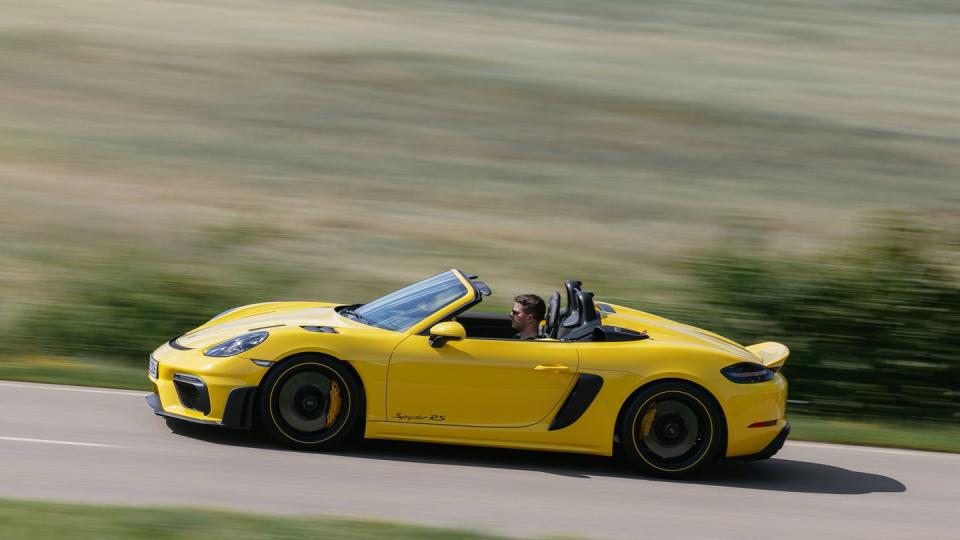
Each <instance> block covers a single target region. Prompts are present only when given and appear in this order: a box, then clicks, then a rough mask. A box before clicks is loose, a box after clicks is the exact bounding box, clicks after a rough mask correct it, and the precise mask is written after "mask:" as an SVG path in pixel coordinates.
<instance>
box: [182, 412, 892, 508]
mask: <svg viewBox="0 0 960 540" xmlns="http://www.w3.org/2000/svg"><path fill="white" fill-rule="evenodd" d="M167 424H168V426H169V427H170V429H171V431H173V432H174V433H175V434H177V435H181V436H184V437H190V438H192V439H196V440H202V441H205V442H208V443H211V444H220V445H227V446H236V447H247V448H260V449H266V450H275V451H278V452H296V450H288V449H285V448H282V447H279V446H277V445H275V444H274V443H272V442H271V441H270V440H269V439H268V438H267V437H265V436H264V435H262V434H259V433H252V432H248V431H246V432H245V431H231V430H225V429H211V428H210V427H209V426H195V425H192V424H187V423H185V422H180V421H176V420H170V421H168V423H167ZM336 454H337V455H342V456H349V457H354V458H359V459H371V460H378V461H401V462H408V463H428V464H438V465H461V466H467V467H488V468H495V469H513V470H523V471H536V472H542V473H546V474H553V475H558V476H565V477H570V478H580V479H584V480H589V479H590V478H594V477H614V478H632V479H636V480H637V481H644V482H671V483H682V484H697V485H713V486H724V487H735V488H743V489H759V490H768V491H782V492H791V493H823V494H832V495H864V494H867V493H901V492H905V491H906V490H907V488H906V486H905V485H903V484H902V483H901V482H899V481H897V480H895V479H893V478H890V477H888V476H883V475H880V474H873V473H868V472H859V471H853V470H850V469H845V468H843V467H836V466H833V465H824V464H821V463H812V462H807V461H796V460H790V459H779V458H772V459H768V460H765V461H752V462H747V461H735V460H722V461H719V462H718V463H716V464H714V465H713V466H712V467H710V468H709V469H707V470H705V471H703V472H701V473H699V474H697V475H696V476H695V477H694V478H691V479H684V480H664V479H659V478H652V477H648V476H643V475H641V474H639V473H637V472H635V471H633V470H632V469H631V467H630V465H629V464H627V463H626V462H625V460H622V459H619V458H608V457H603V456H588V455H579V454H565V453H556V452H535V451H529V450H510V449H501V448H483V447H474V446H455V445H446V444H432V443H418V442H401V441H381V440H365V441H362V442H357V443H352V444H350V445H348V446H347V447H345V448H341V449H339V450H338V451H337V452H336Z"/></svg>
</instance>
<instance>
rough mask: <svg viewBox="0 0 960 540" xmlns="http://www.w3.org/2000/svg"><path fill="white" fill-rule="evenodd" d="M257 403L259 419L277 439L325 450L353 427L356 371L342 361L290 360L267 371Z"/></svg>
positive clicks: (357, 407) (358, 405)
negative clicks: (354, 372)
mask: <svg viewBox="0 0 960 540" xmlns="http://www.w3.org/2000/svg"><path fill="white" fill-rule="evenodd" d="M258 404H259V409H260V420H261V421H262V425H263V426H264V427H265V428H266V430H267V433H269V434H270V436H271V437H273V438H274V439H275V440H276V441H278V442H280V443H282V444H285V445H287V446H290V447H293V448H298V449H304V450H327V449H330V448H333V447H334V446H336V445H337V444H339V443H341V442H343V441H344V440H345V439H346V438H347V437H349V436H350V435H351V434H352V433H353V432H354V431H355V430H356V429H357V426H358V424H359V422H360V419H361V418H362V416H361V412H362V409H363V395H362V393H361V389H360V384H359V382H358V381H357V380H356V376H355V375H354V374H353V372H352V371H350V370H349V369H348V368H346V367H345V366H344V365H343V364H341V363H340V362H338V361H336V360H333V359H331V358H327V357H320V356H310V357H300V358H297V359H293V360H288V361H286V362H284V363H283V364H281V365H279V366H277V367H276V368H274V369H273V370H272V371H271V372H270V373H268V374H267V376H266V377H265V378H264V381H263V384H262V385H261V387H260V395H259V399H258Z"/></svg>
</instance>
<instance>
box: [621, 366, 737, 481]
mask: <svg viewBox="0 0 960 540" xmlns="http://www.w3.org/2000/svg"><path fill="white" fill-rule="evenodd" d="M723 429H724V428H723V425H722V422H721V415H720V411H719V410H717V407H716V406H715V405H714V404H713V400H712V399H710V396H708V395H707V394H706V392H704V391H703V390H701V389H700V388H698V387H696V386H694V385H692V384H686V383H682V382H666V383H661V384H656V385H654V386H651V387H650V388H647V389H645V390H644V391H642V392H640V393H639V394H637V395H636V396H635V397H634V398H633V400H631V402H630V405H629V406H628V407H627V411H626V413H625V414H624V415H623V420H622V421H621V424H620V428H619V435H620V443H621V445H622V447H623V450H624V453H625V454H626V455H627V457H628V458H629V459H630V461H632V462H633V463H634V464H635V465H637V466H639V467H640V469H641V470H643V471H644V472H646V473H648V474H652V475H656V476H663V477H670V478H675V477H680V476H685V475H688V474H690V473H692V472H694V471H696V470H697V469H700V468H701V467H703V466H705V465H707V464H709V463H711V462H712V461H713V460H714V459H715V458H716V455H717V451H718V449H719V447H720V441H721V440H722V434H723Z"/></svg>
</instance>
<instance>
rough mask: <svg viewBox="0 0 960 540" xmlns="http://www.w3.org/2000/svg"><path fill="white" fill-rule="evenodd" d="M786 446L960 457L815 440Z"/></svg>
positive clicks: (959, 455)
mask: <svg viewBox="0 0 960 540" xmlns="http://www.w3.org/2000/svg"><path fill="white" fill-rule="evenodd" d="M786 446H788V447H789V446H801V447H806V448H823V449H826V450H847V451H852V452H870V453H873V454H895V455H899V456H919V457H931V456H942V457H953V458H960V454H951V453H949V452H933V451H929V452H928V451H924V450H901V449H897V448H875V447H873V446H855V445H848V444H830V443H815V442H805V441H787V443H786Z"/></svg>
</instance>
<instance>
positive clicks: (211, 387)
mask: <svg viewBox="0 0 960 540" xmlns="http://www.w3.org/2000/svg"><path fill="white" fill-rule="evenodd" d="M564 287H565V292H566V295H565V296H566V302H565V303H564V302H562V301H561V294H560V293H559V292H555V293H553V295H552V296H551V298H550V302H549V305H548V308H547V317H546V321H545V322H546V324H545V325H543V326H541V333H542V337H541V338H540V339H536V340H521V339H517V338H515V337H514V331H513V330H512V328H511V321H510V315H509V314H502V315H501V314H491V313H483V312H477V311H476V310H475V308H476V307H477V306H478V305H479V304H480V303H481V301H482V300H483V298H484V297H485V296H488V295H489V294H490V288H489V287H488V286H487V285H486V284H485V283H483V282H482V281H479V280H478V279H477V277H476V276H471V275H468V274H465V273H464V272H461V271H459V270H450V271H447V272H443V273H441V274H438V275H436V276H433V277H431V278H428V279H425V280H423V281H421V282H419V283H415V284H413V285H410V286H408V287H405V288H403V289H400V290H399V291H396V292H394V293H391V294H388V295H386V296H384V297H382V298H379V299H377V300H374V301H372V302H370V303H368V304H354V305H342V304H332V303H324V302H269V303H264V304H254V305H249V306H244V307H239V308H235V309H232V310H229V311H226V312H224V313H221V314H220V315H217V316H216V317H214V318H213V319H211V320H210V321H208V322H207V323H205V324H204V325H202V326H200V327H198V328H196V329H194V330H192V331H190V332H188V333H186V334H184V335H183V336H180V337H178V338H175V339H171V340H170V341H169V342H168V343H166V344H164V345H161V346H160V347H159V348H158V349H157V350H156V351H154V352H153V354H152V355H151V356H150V365H149V378H150V382H151V383H152V384H153V389H154V393H153V394H152V395H150V396H148V397H147V402H148V403H149V404H150V406H151V407H152V408H153V410H154V412H155V413H156V414H158V415H161V416H165V417H169V418H175V419H179V420H186V421H191V422H199V423H204V424H213V425H219V426H226V427H231V428H241V429H252V428H254V427H255V426H258V427H262V428H263V429H265V430H266V431H267V432H268V433H269V434H270V435H271V436H272V437H273V438H274V439H276V440H277V441H279V442H281V443H284V444H286V445H289V446H292V447H295V448H300V449H311V448H313V449H324V450H326V449H329V448H332V447H334V446H335V445H336V444H337V443H340V442H342V441H344V440H345V439H347V438H349V437H359V436H364V437H367V438H373V439H401V440H411V441H428V442H440V443H452V444H471V445H486V446H498V447H511V448H526V449H535V450H554V451H563V452H580V453H586V454H599V455H608V456H609V455H612V454H613V453H614V450H615V448H616V447H617V446H619V447H620V448H621V449H622V451H623V453H624V454H625V455H626V456H627V457H628V458H629V459H630V460H631V461H632V462H633V463H635V464H636V465H637V466H639V467H640V468H641V469H643V470H644V471H646V472H649V473H652V474H656V475H661V476H680V475H684V474H688V473H690V472H692V471H694V470H697V469H699V468H701V467H703V466H705V465H706V464H708V463H710V462H711V461H713V460H715V459H716V458H718V457H729V458H734V457H735V458H745V459H763V458H768V457H770V456H772V455H773V454H774V453H776V452H777V451H778V450H779V449H780V447H781V446H782V445H783V442H784V440H785V439H786V437H787V435H788V434H789V432H790V424H789V423H788V422H787V421H786V418H785V412H786V399H787V383H786V379H784V377H783V375H782V374H781V373H780V368H781V367H782V366H783V363H784V360H786V357H787V354H788V350H787V348H786V347H785V346H783V345H781V344H779V343H760V344H757V345H751V346H749V347H742V346H740V345H738V344H736V343H734V342H733V341H730V340H729V339H726V338H723V337H721V336H718V335H716V334H713V333H711V332H707V331H705V330H701V329H699V328H695V327H692V326H688V325H685V324H680V323H677V322H673V321H671V320H668V319H665V318H663V317H658V316H656V315H652V314H650V313H645V312H642V311H638V310H636V309H631V308H627V307H623V306H618V305H613V304H609V303H606V302H601V301H597V300H596V299H594V297H593V293H591V292H585V291H583V290H581V283H580V282H579V281H567V282H566V283H565V284H564ZM564 304H565V305H564Z"/></svg>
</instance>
